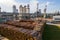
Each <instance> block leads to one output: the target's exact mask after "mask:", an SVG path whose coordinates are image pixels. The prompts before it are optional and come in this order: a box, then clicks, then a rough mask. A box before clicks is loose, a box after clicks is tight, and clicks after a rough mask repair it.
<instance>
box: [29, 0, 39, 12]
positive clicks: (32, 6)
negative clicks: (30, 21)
mask: <svg viewBox="0 0 60 40" xmlns="http://www.w3.org/2000/svg"><path fill="white" fill-rule="evenodd" d="M37 3H39V2H38V1H37V0H30V9H31V12H32V13H33V12H36V9H37Z"/></svg>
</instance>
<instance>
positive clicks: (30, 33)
mask: <svg viewBox="0 0 60 40" xmlns="http://www.w3.org/2000/svg"><path fill="white" fill-rule="evenodd" d="M44 23H45V22H43V21H37V22H36V21H33V20H20V21H8V22H5V23H3V24H0V34H1V35H3V36H5V37H7V38H8V39H10V40H42V30H43V28H44Z"/></svg>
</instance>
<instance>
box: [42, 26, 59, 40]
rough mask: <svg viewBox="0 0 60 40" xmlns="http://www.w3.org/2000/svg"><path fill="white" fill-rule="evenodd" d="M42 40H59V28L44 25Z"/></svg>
mask: <svg viewBox="0 0 60 40" xmlns="http://www.w3.org/2000/svg"><path fill="white" fill-rule="evenodd" d="M42 39H43V40H60V28H59V27H58V26H52V25H45V28H44V32H43V36H42Z"/></svg>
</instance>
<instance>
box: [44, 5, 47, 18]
mask: <svg viewBox="0 0 60 40" xmlns="http://www.w3.org/2000/svg"><path fill="white" fill-rule="evenodd" d="M46 10H47V5H45V9H44V18H45V17H46Z"/></svg>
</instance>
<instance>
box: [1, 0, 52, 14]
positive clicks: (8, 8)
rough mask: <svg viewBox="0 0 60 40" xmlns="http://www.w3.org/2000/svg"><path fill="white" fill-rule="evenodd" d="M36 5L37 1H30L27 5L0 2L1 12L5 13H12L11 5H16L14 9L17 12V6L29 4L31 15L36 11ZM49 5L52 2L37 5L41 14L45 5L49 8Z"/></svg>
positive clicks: (6, 0)
mask: <svg viewBox="0 0 60 40" xmlns="http://www.w3.org/2000/svg"><path fill="white" fill-rule="evenodd" d="M19 1H22V0H19ZM37 3H39V1H38V0H30V1H29V2H27V3H24V2H17V1H16V0H0V6H1V8H2V11H6V12H12V11H13V10H12V6H13V5H16V8H17V9H18V10H19V6H20V5H21V4H22V5H27V4H30V12H31V13H33V12H36V10H37ZM51 4H52V2H49V1H47V2H42V3H39V8H40V9H42V12H43V9H44V7H45V5H48V6H49V5H51Z"/></svg>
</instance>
